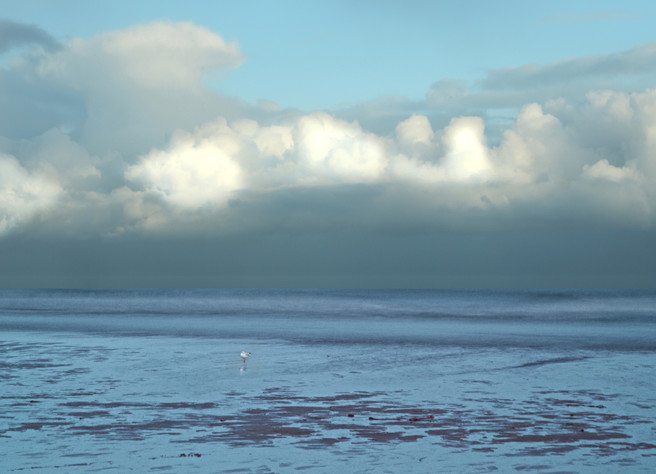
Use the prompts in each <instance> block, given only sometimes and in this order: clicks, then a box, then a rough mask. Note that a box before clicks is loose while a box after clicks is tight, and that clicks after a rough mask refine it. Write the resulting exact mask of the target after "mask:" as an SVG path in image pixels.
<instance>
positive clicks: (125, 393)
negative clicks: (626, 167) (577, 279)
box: [0, 290, 656, 473]
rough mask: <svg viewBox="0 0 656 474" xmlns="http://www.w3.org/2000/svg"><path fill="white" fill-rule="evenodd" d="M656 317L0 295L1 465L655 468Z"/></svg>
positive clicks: (297, 294)
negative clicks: (244, 356)
mask: <svg viewBox="0 0 656 474" xmlns="http://www.w3.org/2000/svg"><path fill="white" fill-rule="evenodd" d="M654 308H656V293H655V292H649V291H614V292H607V291H573V290H566V291H565V290H564V291H521V292H511V291H507V292H494V291H478V292H474V291H432V290H416V291H409V290H388V291H383V290H379V291H378V290H377V291H373V290H362V291H358V290H349V291H338V290H147V291H146V290H130V291H127V290H126V291H81V290H80V291H73V290H3V291H2V292H0V354H1V356H0V367H1V371H0V382H1V387H2V388H1V389H0V408H1V410H0V440H1V442H0V455H1V456H2V459H3V470H4V471H6V472H23V471H29V472H72V471H76V470H77V471H80V472H98V471H116V472H126V471H135V472H151V471H152V472H159V471H163V472H166V471H170V472H296V471H310V472H336V471H342V472H493V471H498V472H521V471H531V472H536V471H539V472H591V473H592V472H620V471H621V472H653V471H654V469H656V409H655V408H654V407H655V406H656V395H655V394H656V378H655V377H654V367H655V365H656V357H654V356H655V354H656V310H655V309H654ZM242 350H247V351H250V352H252V356H251V357H250V358H249V360H248V361H247V362H246V363H245V364H244V363H243V362H242V361H241V359H240V352H241V351H242Z"/></svg>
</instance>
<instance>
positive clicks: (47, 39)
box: [0, 18, 60, 54]
mask: <svg viewBox="0 0 656 474" xmlns="http://www.w3.org/2000/svg"><path fill="white" fill-rule="evenodd" d="M21 46H40V47H41V48H43V49H45V50H48V51H54V50H56V49H58V48H59V47H60V45H59V42H58V41H57V40H56V39H55V38H53V37H52V36H51V35H49V34H48V33H47V32H46V31H44V30H42V29H41V28H39V27H37V26H34V25H26V24H24V23H16V22H13V21H10V20H4V19H1V18H0V54H2V53H5V52H7V51H9V50H11V49H13V48H19V47H21Z"/></svg>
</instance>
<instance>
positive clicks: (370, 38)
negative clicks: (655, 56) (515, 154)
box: [0, 0, 656, 110]
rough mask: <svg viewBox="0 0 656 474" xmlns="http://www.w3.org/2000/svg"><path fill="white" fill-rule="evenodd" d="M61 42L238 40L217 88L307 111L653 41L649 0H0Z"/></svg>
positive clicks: (10, 12)
mask: <svg viewBox="0 0 656 474" xmlns="http://www.w3.org/2000/svg"><path fill="white" fill-rule="evenodd" d="M0 5H2V6H3V8H2V10H3V12H4V16H6V17H7V18H10V19H13V20H16V21H21V22H26V23H32V24H36V25H38V26H40V27H42V28H44V29H45V30H47V31H48V32H50V33H51V34H53V35H54V36H55V37H57V38H59V39H66V38H71V37H78V36H79V37H90V36H93V35H95V34H98V33H100V32H104V31H112V30H117V29H122V28H126V27H129V26H133V25H136V24H140V23H144V22H150V21H153V20H158V19H170V20H175V21H192V22H194V23H197V24H199V25H202V26H205V27H208V28H210V29H211V30H213V31H216V32H218V33H220V34H221V35H223V36H224V37H225V38H226V39H229V40H233V41H237V42H238V43H239V45H240V47H241V49H242V51H243V53H244V55H245V57H246V62H245V63H244V64H243V65H242V66H241V67H240V68H238V69H237V70H235V71H231V72H230V73H229V74H228V75H227V76H224V77H223V78H222V80H221V81H216V80H214V81H213V86H214V87H217V88H220V89H221V90H222V91H224V92H225V93H228V94H231V95H235V96H238V97H242V98H244V99H246V100H248V101H257V100H258V99H268V100H273V101H275V102H278V103H279V104H281V105H283V106H287V107H298V108H302V109H305V110H312V109H317V108H320V109H329V108H335V107H340V106H344V105H351V104H354V103H357V102H359V101H364V100H369V99H373V98H376V97H379V96H399V95H400V96H405V97H410V98H416V99H419V98H421V97H423V96H424V95H425V94H426V92H427V90H428V88H429V86H430V85H431V84H432V83H433V82H435V81H437V80H440V79H445V78H448V79H463V80H475V79H477V78H480V77H481V76H483V75H484V73H485V72H486V71H488V70H491V69H497V68H506V67H514V66H520V65H523V64H531V63H538V64H541V63H550V62H553V61H557V60H560V59H564V58H571V57H577V56H587V55H594V54H605V53H610V52H617V51H622V50H625V49H629V48H632V47H634V46H637V45H640V44H643V43H645V42H649V41H651V40H653V37H654V34H653V25H654V24H656V4H655V3H654V2H651V1H628V2H617V1H607V0H606V1H593V0H591V1H549V2H526V1H519V0H513V1H503V2H491V1H484V0H465V1H409V2H392V1H369V0H367V1H359V2H358V1H350V2H349V1H322V2H320V1H299V0H296V1H266V0H265V1H240V2H220V1H219V2H214V1H185V2H179V1H139V2H131V1H130V2H127V1H114V2H108V3H104V4H102V5H101V4H99V3H96V2H87V1H82V0H75V1H71V0H63V1H57V2H52V1H27V2H25V1H20V2H17V1H12V2H6V1H3V2H0Z"/></svg>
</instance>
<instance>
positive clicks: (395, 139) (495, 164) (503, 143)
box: [0, 22, 656, 238]
mask: <svg viewBox="0 0 656 474" xmlns="http://www.w3.org/2000/svg"><path fill="white" fill-rule="evenodd" d="M25 28H28V27H25ZM33 42H34V43H35V44H41V43H39V41H38V40H36V39H35V40H33ZM42 46H46V45H45V44H42ZM655 58H656V48H655V47H654V46H653V45H647V46H644V47H641V48H637V49H635V50H631V51H627V52H625V53H620V54H615V55H609V56H607V57H599V58H583V59H580V60H570V61H565V62H562V63H558V64H554V65H548V66H531V67H526V68H519V69H516V70H507V71H496V72H492V73H490V75H489V76H488V77H487V78H486V79H485V80H483V81H482V82H481V87H482V90H481V91H479V92H476V93H472V92H471V91H469V90H468V89H467V88H466V87H463V86H462V84H460V83H455V82H453V83H449V82H442V83H440V84H438V85H437V86H436V87H434V88H433V90H432V91H431V92H430V94H429V99H428V100H427V101H426V102H425V103H422V104H419V105H417V104H415V105H416V107H415V108H414V110H413V107H411V106H409V105H408V104H410V103H406V104H405V106H403V104H401V103H400V102H399V104H401V105H402V106H403V107H406V109H404V112H403V114H402V115H403V116H402V117H401V118H398V119H396V120H394V123H393V126H392V127H388V129H387V130H386V131H378V132H377V133H374V132H372V131H370V130H369V129H367V128H366V127H364V126H362V125H361V124H360V123H359V122H358V121H355V120H353V117H348V118H345V117H340V114H329V113H325V112H308V113H301V112H298V111H289V110H284V109H279V108H276V107H269V106H266V104H265V106H261V107H260V106H252V105H249V104H245V103H243V102H241V101H240V100H238V99H234V98H229V97H225V96H222V95H220V94H218V93H216V92H213V91H211V90H210V89H208V88H207V87H206V85H205V84H204V82H203V78H204V76H205V75H206V74H207V73H210V72H212V73H216V72H219V73H221V72H228V71H229V70H230V69H232V68H235V67H238V66H239V65H240V64H241V63H242V62H243V60H244V58H243V55H242V53H241V52H240V50H239V47H238V46H237V45H236V44H235V43H230V42H227V41H225V40H224V39H223V38H221V37H220V36H219V35H217V34H216V33H214V32H211V31H209V30H207V29H205V28H202V27H199V26H196V25H193V24H190V23H167V22H157V23H152V24H148V25H141V26H137V27H134V28H130V29H127V30H122V31H118V32H112V33H106V34H102V35H99V36H97V37H93V38H90V39H74V40H71V41H69V42H67V43H65V44H63V45H62V46H61V47H60V48H59V49H52V48H50V49H48V48H45V49H41V50H39V51H30V52H29V53H26V54H24V55H21V56H19V57H17V58H14V59H13V60H12V61H11V63H10V64H8V65H6V66H5V67H4V69H2V70H0V83H1V84H4V85H6V88H5V90H7V91H8V92H7V96H6V97H4V96H3V97H0V101H2V104H5V105H6V106H7V108H6V109H5V110H9V111H11V112H12V113H15V114H16V116H15V118H12V120H6V119H5V121H3V120H2V119H0V234H5V235H7V234H10V233H12V232H21V231H27V230H29V232H31V233H34V234H39V233H43V234H47V233H54V234H57V235H91V236H106V237H108V238H127V237H126V236H130V235H143V234H147V235H176V234H186V235H218V234H222V235H223V234H235V233H237V234H239V233H248V232H254V231H261V230H262V229H270V230H271V229H274V230H277V231H280V230H281V229H287V230H288V231H289V232H292V231H294V232H297V231H304V230H305V231H307V230H308V229H314V230H317V231H330V230H334V229H343V228H345V227H346V228H348V227H357V228H371V229H379V230H381V229H382V230H385V231H388V232H407V231H409V230H412V229H415V230H417V229H419V230H421V229H424V230H425V229H435V228H452V229H453V228H457V229H469V230H472V231H482V230H486V229H487V230H489V229H497V230H498V229H501V228H514V227H517V228H521V227H524V226H526V225H535V223H540V222H542V223H552V222H559V221H572V222H577V223H578V224H577V225H605V226H613V227H616V228H644V227H648V228H652V227H653V226H654V224H656V214H655V210H656V208H655V206H656V193H655V191H654V189H656V186H655V185H656V155H655V153H654V151H653V150H655V149H656V133H655V130H656V91H654V90H650V89H644V90H640V91H627V90H622V89H620V90H611V89H598V88H596V87H595V86H596V85H597V84H602V83H603V84H606V82H605V81H606V80H607V79H608V78H610V77H611V76H614V75H616V74H619V75H625V76H627V77H629V76H630V77H633V76H640V77H643V76H645V75H649V74H652V73H653V72H654V71H655V70H656V59H655ZM572 75H576V76H577V77H582V78H583V79H582V80H580V81H579V84H580V87H579V86H577V88H576V89H575V90H574V89H568V88H566V87H562V88H561V87H560V84H561V83H562V82H563V81H565V82H566V81H567V78H568V77H571V76H572ZM26 84H28V85H26ZM530 84H534V85H537V86H538V87H537V89H539V90H541V91H542V92H544V91H545V90H546V89H540V87H542V86H544V87H546V88H548V89H549V91H556V90H559V89H560V90H562V91H563V92H565V93H564V94H563V95H562V96H557V95H554V96H552V95H548V96H540V97H535V98H534V99H533V100H525V99H530V94H529V92H528V89H529V87H528V85H530ZM584 86H586V88H585V90H583V87H584ZM511 89H513V91H512V94H510V93H509V92H507V91H508V90H511ZM550 94H551V93H550ZM511 95H512V97H511ZM504 97H505V98H506V99H505V102H504V99H503V98H504ZM520 99H522V100H520ZM490 104H496V105H494V106H495V107H500V106H502V105H503V104H505V105H506V106H508V107H518V106H519V105H521V107H518V109H519V111H518V112H517V114H516V116H515V117H514V118H513V119H512V121H511V122H509V123H507V124H505V125H504V126H503V127H499V126H498V124H497V123H493V121H492V122H491V121H490V120H489V118H487V117H485V116H484V115H483V114H481V116H472V115H466V114H463V115H459V114H456V115H453V116H450V117H448V120H443V121H436V120H434V117H433V116H434V114H435V113H437V112H439V110H441V109H440V108H443V109H444V110H447V111H450V110H456V109H457V108H458V107H461V108H466V109H477V108H478V109H485V108H486V107H488V106H489V105H490ZM5 118H6V116H5ZM363 123H365V124H366V123H367V121H366V120H364V122H363ZM490 129H492V132H490ZM491 135H494V136H491Z"/></svg>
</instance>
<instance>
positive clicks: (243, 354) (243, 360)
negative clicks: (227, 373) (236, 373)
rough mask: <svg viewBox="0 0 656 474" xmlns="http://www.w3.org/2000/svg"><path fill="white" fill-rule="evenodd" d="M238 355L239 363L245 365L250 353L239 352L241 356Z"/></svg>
mask: <svg viewBox="0 0 656 474" xmlns="http://www.w3.org/2000/svg"><path fill="white" fill-rule="evenodd" d="M239 355H240V356H241V361H242V362H243V363H244V364H245V363H246V360H248V358H249V357H250V356H251V353H250V352H246V351H241V354H239Z"/></svg>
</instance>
